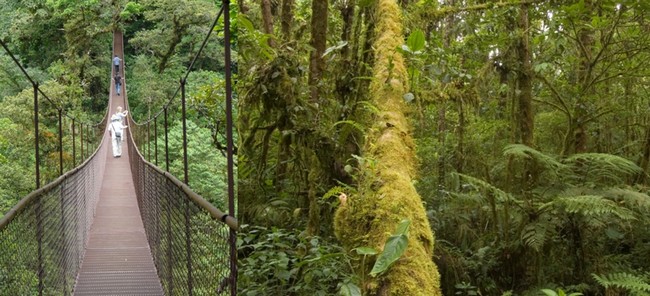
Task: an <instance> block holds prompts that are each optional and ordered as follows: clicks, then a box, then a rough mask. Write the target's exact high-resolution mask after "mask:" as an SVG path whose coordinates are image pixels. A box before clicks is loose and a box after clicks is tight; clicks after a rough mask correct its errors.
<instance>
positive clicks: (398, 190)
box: [334, 0, 441, 296]
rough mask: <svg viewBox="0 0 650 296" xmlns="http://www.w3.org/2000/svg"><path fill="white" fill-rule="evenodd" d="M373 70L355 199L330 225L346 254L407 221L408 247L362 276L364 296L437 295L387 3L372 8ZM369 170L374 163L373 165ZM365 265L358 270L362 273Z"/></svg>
mask: <svg viewBox="0 0 650 296" xmlns="http://www.w3.org/2000/svg"><path fill="white" fill-rule="evenodd" d="M374 19H375V20H376V26H375V34H376V39H375V41H374V44H373V48H374V50H375V52H374V57H375V58H374V69H373V77H374V78H373V80H372V82H371V84H370V99H371V100H372V101H373V102H374V104H375V105H376V106H377V108H378V110H379V112H378V113H377V114H376V115H375V118H374V120H373V123H372V126H371V128H370V130H369V131H368V133H367V138H366V144H365V146H364V148H363V151H362V154H363V157H364V158H365V159H366V160H368V161H366V163H368V165H365V166H362V170H363V173H362V176H364V177H361V179H360V181H359V184H358V186H359V192H358V195H355V196H352V197H351V198H350V199H349V200H348V201H347V202H344V203H342V204H341V206H340V207H339V209H338V210H337V213H336V217H335V221H334V224H335V225H334V226H335V231H336V234H337V237H338V238H339V239H340V240H341V242H342V243H343V244H344V245H345V246H346V247H347V248H354V247H359V246H371V247H373V248H376V249H378V250H382V249H383V247H384V243H385V242H386V239H387V238H388V237H389V236H390V234H391V232H393V231H394V230H395V227H396V225H397V224H398V223H399V222H400V221H401V220H402V219H410V220H411V227H410V230H409V233H408V237H409V242H408V248H407V250H406V252H405V253H404V255H402V257H401V258H400V259H399V260H397V261H396V262H395V263H394V264H393V265H392V266H391V267H390V269H388V270H387V271H386V272H385V273H383V274H380V275H378V276H377V277H370V276H367V275H362V278H364V279H365V282H363V283H362V287H363V289H364V290H365V291H366V292H367V294H368V295H426V296H435V295H441V293H440V287H439V283H440V276H439V274H438V270H437V268H436V266H435V264H434V263H433V261H432V256H433V243H434V238H433V233H432V231H431V227H430V226H429V222H428V220H427V217H426V214H425V211H424V207H423V205H422V200H421V198H420V196H419V195H418V193H417V192H416V190H415V187H414V186H413V179H414V178H415V173H416V172H415V145H414V142H413V139H412V138H411V135H410V130H409V124H408V120H407V118H406V117H405V115H404V114H405V111H406V106H405V103H404V99H403V98H402V96H403V94H404V93H406V92H407V85H408V81H407V72H406V68H405V65H404V59H403V57H402V56H401V55H400V54H399V53H398V52H397V51H396V48H398V46H400V45H401V44H402V43H403V38H402V25H401V15H400V8H399V6H398V4H397V2H396V1H395V0H379V1H378V2H377V9H376V15H375V18H374ZM372 163H375V164H374V165H373V164H372ZM369 267H371V266H360V267H359V269H358V270H357V271H358V272H359V273H364V274H367V273H368V271H369Z"/></svg>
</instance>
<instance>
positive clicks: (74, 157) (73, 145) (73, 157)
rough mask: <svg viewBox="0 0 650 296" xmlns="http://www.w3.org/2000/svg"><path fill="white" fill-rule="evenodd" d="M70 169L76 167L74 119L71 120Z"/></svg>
mask: <svg viewBox="0 0 650 296" xmlns="http://www.w3.org/2000/svg"><path fill="white" fill-rule="evenodd" d="M72 167H73V168H74V167H77V142H76V140H75V125H74V118H72Z"/></svg>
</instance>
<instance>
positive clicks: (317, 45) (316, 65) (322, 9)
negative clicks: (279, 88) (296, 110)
mask: <svg viewBox="0 0 650 296" xmlns="http://www.w3.org/2000/svg"><path fill="white" fill-rule="evenodd" d="M327 6H328V2H327V1H313V2H312V17H311V41H310V44H311V46H312V47H313V48H314V50H313V51H312V52H311V56H310V58H309V88H310V102H311V104H313V105H314V106H315V108H314V110H317V111H316V114H314V115H315V116H313V120H314V121H315V122H314V126H318V124H319V119H320V114H319V113H320V110H321V106H320V105H321V104H322V100H321V99H320V86H319V83H320V80H321V77H322V75H323V70H324V64H323V58H322V56H323V53H324V52H325V46H326V45H327V44H326V41H327V8H328V7H327ZM311 138H312V139H311V141H308V142H309V143H308V144H307V147H305V149H306V150H310V153H312V154H313V153H314V151H316V149H318V147H317V144H316V143H318V141H317V140H316V139H313V136H312V137H311ZM309 158H311V159H312V160H313V161H310V162H308V164H309V165H310V169H309V192H308V199H309V220H308V223H307V232H308V233H310V234H313V235H317V234H318V230H319V221H320V207H319V205H318V199H317V198H316V186H317V185H318V182H317V181H318V179H317V178H316V177H315V176H316V175H317V174H318V170H320V165H319V161H318V158H317V157H316V156H315V155H314V156H310V157H309Z"/></svg>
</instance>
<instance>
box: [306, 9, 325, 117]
mask: <svg viewBox="0 0 650 296" xmlns="http://www.w3.org/2000/svg"><path fill="white" fill-rule="evenodd" d="M327 3H328V2H327V1H313V2H312V17H311V40H310V42H309V43H310V45H311V46H312V47H313V48H314V50H313V51H312V52H311V55H310V57H309V88H310V98H311V103H312V104H317V103H319V87H318V83H319V82H320V79H321V76H322V74H323V68H324V64H323V58H322V56H323V53H325V46H326V41H327V6H328V4H327Z"/></svg>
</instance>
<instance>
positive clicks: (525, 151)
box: [503, 144, 568, 174]
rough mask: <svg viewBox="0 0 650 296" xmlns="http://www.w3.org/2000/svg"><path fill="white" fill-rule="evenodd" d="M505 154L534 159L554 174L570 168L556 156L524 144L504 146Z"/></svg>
mask: <svg viewBox="0 0 650 296" xmlns="http://www.w3.org/2000/svg"><path fill="white" fill-rule="evenodd" d="M503 155H504V156H514V157H517V158H523V159H532V160H534V161H535V162H536V163H537V164H538V165H540V166H542V167H543V168H545V169H547V170H548V171H550V172H552V173H554V174H558V173H560V172H562V171H565V170H566V169H567V168H568V167H567V166H566V165H565V164H563V163H561V162H559V161H557V160H556V159H555V158H553V157H551V156H548V155H546V154H544V153H542V152H540V151H537V150H535V149H533V148H530V147H528V146H526V145H523V144H510V145H508V146H506V147H505V148H503Z"/></svg>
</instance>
